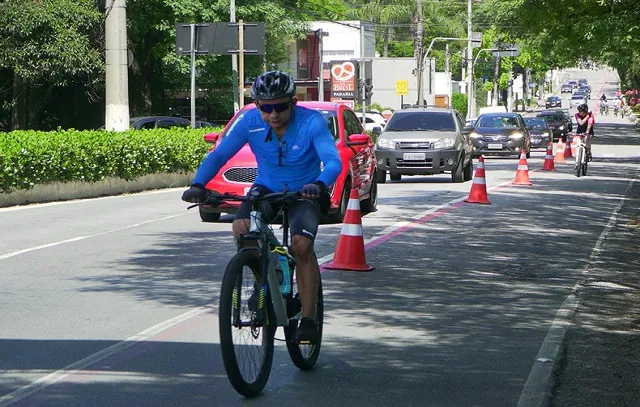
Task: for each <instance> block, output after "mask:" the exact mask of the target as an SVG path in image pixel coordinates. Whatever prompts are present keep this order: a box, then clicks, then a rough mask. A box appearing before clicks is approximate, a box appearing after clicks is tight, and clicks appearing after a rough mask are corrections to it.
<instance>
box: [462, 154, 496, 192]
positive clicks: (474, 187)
mask: <svg viewBox="0 0 640 407" xmlns="http://www.w3.org/2000/svg"><path fill="white" fill-rule="evenodd" d="M464 201H465V202H469V203H479V204H491V202H489V197H488V196H487V182H486V180H485V178H484V156H482V155H481V156H480V159H479V160H478V166H477V167H476V175H475V176H474V177H473V184H471V191H469V197H468V198H467V199H465V200H464Z"/></svg>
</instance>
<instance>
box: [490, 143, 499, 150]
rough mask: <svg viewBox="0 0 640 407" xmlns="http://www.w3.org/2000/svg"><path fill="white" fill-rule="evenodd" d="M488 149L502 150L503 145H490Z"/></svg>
mask: <svg viewBox="0 0 640 407" xmlns="http://www.w3.org/2000/svg"><path fill="white" fill-rule="evenodd" d="M487 147H488V148H489V149H490V150H502V144H489V145H488V146H487Z"/></svg>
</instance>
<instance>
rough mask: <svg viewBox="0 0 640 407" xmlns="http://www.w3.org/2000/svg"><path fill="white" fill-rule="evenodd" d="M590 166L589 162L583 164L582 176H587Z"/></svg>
mask: <svg viewBox="0 0 640 407" xmlns="http://www.w3.org/2000/svg"><path fill="white" fill-rule="evenodd" d="M588 165H589V163H588V162H587V161H585V162H584V164H582V176H586V175H587V166H588Z"/></svg>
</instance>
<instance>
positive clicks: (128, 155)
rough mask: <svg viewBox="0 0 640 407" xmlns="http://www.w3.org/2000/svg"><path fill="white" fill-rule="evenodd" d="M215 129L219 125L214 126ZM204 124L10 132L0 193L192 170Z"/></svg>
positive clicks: (1, 144)
mask: <svg viewBox="0 0 640 407" xmlns="http://www.w3.org/2000/svg"><path fill="white" fill-rule="evenodd" d="M215 130H219V131H221V130H222V129H215ZM210 131H212V129H211V128H208V129H204V128H203V129H182V128H173V129H153V130H130V131H127V132H122V133H115V132H106V131H102V130H96V131H77V130H73V129H71V130H61V131H57V132H38V131H33V130H28V131H14V132H10V133H6V134H3V136H2V137H1V138H0V151H2V155H0V168H1V169H2V171H1V172H0V192H4V193H9V192H11V191H13V190H17V189H29V188H32V187H33V186H34V185H37V184H46V183H50V182H69V181H88V182H97V181H101V180H104V179H105V178H106V177H118V178H122V179H125V180H132V179H135V178H137V177H140V176H142V175H146V174H154V173H184V172H191V171H193V170H195V169H196V168H197V167H198V165H199V164H200V162H201V160H202V158H203V156H204V154H206V152H207V151H208V149H209V148H210V145H208V144H207V143H205V142H204V141H203V138H202V136H203V134H204V133H205V132H210Z"/></svg>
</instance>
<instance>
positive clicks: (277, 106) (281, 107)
mask: <svg viewBox="0 0 640 407" xmlns="http://www.w3.org/2000/svg"><path fill="white" fill-rule="evenodd" d="M256 106H258V109H260V110H262V111H263V112H265V113H271V112H273V111H274V110H275V112H276V113H282V112H284V111H285V110H287V109H288V108H289V106H291V101H288V102H282V103H274V104H269V105H263V104H260V103H256Z"/></svg>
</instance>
